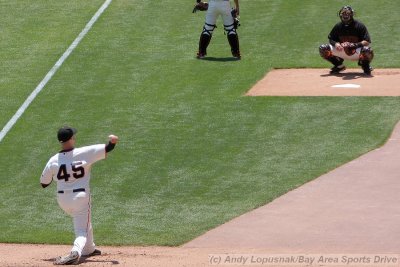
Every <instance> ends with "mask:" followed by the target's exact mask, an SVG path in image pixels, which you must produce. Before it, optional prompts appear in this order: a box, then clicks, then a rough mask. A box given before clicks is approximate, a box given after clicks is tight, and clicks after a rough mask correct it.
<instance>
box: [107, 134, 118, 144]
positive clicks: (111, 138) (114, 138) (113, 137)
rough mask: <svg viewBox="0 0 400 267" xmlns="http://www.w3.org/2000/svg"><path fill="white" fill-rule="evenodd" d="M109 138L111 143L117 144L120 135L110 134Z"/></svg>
mask: <svg viewBox="0 0 400 267" xmlns="http://www.w3.org/2000/svg"><path fill="white" fill-rule="evenodd" d="M108 139H109V140H110V142H111V144H116V143H117V142H118V136H116V135H113V134H110V135H109V136H108Z"/></svg>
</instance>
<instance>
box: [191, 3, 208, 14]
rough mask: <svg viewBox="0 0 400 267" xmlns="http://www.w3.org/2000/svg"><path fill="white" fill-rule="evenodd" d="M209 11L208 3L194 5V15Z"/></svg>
mask: <svg viewBox="0 0 400 267" xmlns="http://www.w3.org/2000/svg"><path fill="white" fill-rule="evenodd" d="M207 9H208V3H207V2H202V1H197V3H196V4H195V5H194V8H193V11H192V13H196V12H197V11H206V10H207Z"/></svg>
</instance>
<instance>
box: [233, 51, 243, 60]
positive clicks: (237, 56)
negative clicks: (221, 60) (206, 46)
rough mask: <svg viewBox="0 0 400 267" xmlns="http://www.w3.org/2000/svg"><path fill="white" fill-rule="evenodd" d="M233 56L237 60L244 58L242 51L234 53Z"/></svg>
mask: <svg viewBox="0 0 400 267" xmlns="http://www.w3.org/2000/svg"><path fill="white" fill-rule="evenodd" d="M232 56H233V57H234V58H236V59H241V58H242V56H241V55H240V51H237V52H232Z"/></svg>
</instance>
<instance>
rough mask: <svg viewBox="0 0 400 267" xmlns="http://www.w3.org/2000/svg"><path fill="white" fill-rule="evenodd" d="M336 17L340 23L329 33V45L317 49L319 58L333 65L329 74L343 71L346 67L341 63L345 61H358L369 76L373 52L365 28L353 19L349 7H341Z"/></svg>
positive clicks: (352, 13)
mask: <svg viewBox="0 0 400 267" xmlns="http://www.w3.org/2000/svg"><path fill="white" fill-rule="evenodd" d="M338 16H339V17H340V20H341V21H340V22H339V23H337V24H336V25H335V26H334V27H333V29H332V30H331V32H330V33H329V35H328V39H329V44H323V45H321V46H320V47H319V53H320V55H321V57H322V58H324V59H326V60H328V61H329V62H331V63H332V64H333V67H332V68H331V71H330V73H331V74H335V73H339V72H341V71H344V70H345V69H346V66H345V65H344V64H343V61H344V60H345V59H347V60H352V61H358V65H359V66H361V68H362V69H363V71H364V73H365V74H366V75H371V71H372V70H373V69H372V67H371V66H370V63H371V61H372V59H373V58H374V52H373V50H372V48H371V47H370V46H369V45H370V44H371V38H370V36H369V33H368V30H367V27H366V26H365V25H364V24H363V23H361V22H360V21H358V20H355V19H354V18H353V17H354V9H353V8H352V7H351V6H344V7H342V8H341V9H340V10H339V12H338Z"/></svg>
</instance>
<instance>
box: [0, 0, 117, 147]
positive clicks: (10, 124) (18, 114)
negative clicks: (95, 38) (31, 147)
mask: <svg viewBox="0 0 400 267" xmlns="http://www.w3.org/2000/svg"><path fill="white" fill-rule="evenodd" d="M111 1H112V0H106V1H105V2H104V3H103V5H102V6H101V7H100V8H99V10H97V12H96V14H94V16H93V17H92V19H91V20H90V21H89V22H88V23H87V24H86V26H85V28H83V30H82V31H81V33H80V34H79V35H78V37H76V39H75V40H74V41H73V42H72V44H71V45H70V46H69V47H68V49H67V50H66V51H65V52H64V54H63V55H62V56H61V57H60V58H59V59H58V61H57V62H56V64H54V66H53V67H52V68H51V69H50V71H49V72H48V73H47V74H46V76H45V77H44V78H43V80H42V81H41V82H40V83H39V85H38V86H37V87H36V88H35V90H33V92H32V93H31V94H30V95H29V96H28V98H27V99H26V100H25V102H24V103H23V104H22V106H21V107H20V108H19V109H18V110H17V112H16V113H15V114H14V116H13V117H12V118H11V119H10V120H9V121H8V122H7V124H6V126H4V128H3V130H1V132H0V142H1V141H2V140H3V138H4V137H5V136H6V134H7V133H8V132H9V131H10V130H11V128H12V127H13V126H14V125H15V123H16V122H17V120H18V119H19V118H20V117H21V116H22V114H23V113H24V112H25V110H26V109H27V108H28V107H29V105H30V104H31V103H32V101H33V100H34V99H35V98H36V96H37V95H38V94H39V93H40V91H42V89H43V88H44V87H45V86H46V84H47V83H48V82H49V81H50V79H51V78H52V77H53V75H54V74H55V73H56V72H57V70H58V69H59V68H60V67H61V65H62V64H63V63H64V61H65V60H66V59H67V58H68V56H69V55H70V54H71V53H72V51H74V49H75V48H76V47H77V46H78V44H79V43H80V42H81V41H82V39H83V37H85V35H86V34H87V33H88V32H89V30H90V29H91V28H92V26H93V24H94V23H95V22H96V21H97V19H98V18H99V17H100V16H101V14H102V13H103V12H104V10H106V8H107V7H108V6H109V5H110V3H111Z"/></svg>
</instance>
